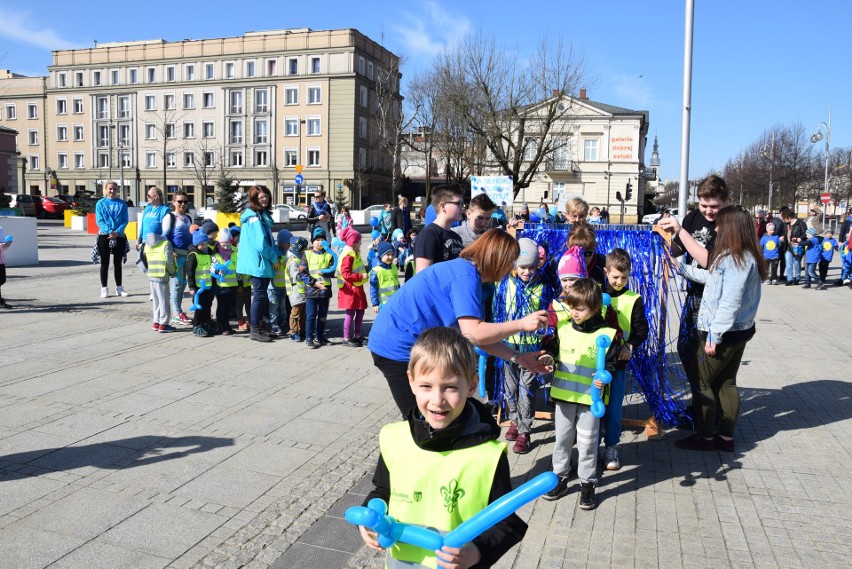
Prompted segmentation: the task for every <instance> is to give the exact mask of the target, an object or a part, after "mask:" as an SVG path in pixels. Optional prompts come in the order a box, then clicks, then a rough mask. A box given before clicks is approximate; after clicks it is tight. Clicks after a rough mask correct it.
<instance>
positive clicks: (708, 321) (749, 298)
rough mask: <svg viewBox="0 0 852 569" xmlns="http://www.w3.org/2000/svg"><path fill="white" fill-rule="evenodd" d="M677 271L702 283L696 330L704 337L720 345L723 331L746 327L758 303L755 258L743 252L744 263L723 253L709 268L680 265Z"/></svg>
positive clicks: (747, 327)
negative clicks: (738, 262)
mask: <svg viewBox="0 0 852 569" xmlns="http://www.w3.org/2000/svg"><path fill="white" fill-rule="evenodd" d="M680 272H681V274H682V275H684V276H685V277H687V278H688V279H690V280H693V281H695V282H699V283H703V284H704V296H703V297H702V298H701V306H700V307H699V309H698V329H699V330H701V331H703V332H707V339H708V340H709V341H710V342H711V343H713V344H720V343H722V341H723V338H724V335H725V333H726V332H730V331H737V330H748V329H750V328H751V327H752V326H754V317H755V315H756V314H757V307H758V305H759V304H760V273H759V272H758V270H757V261H756V260H755V259H754V257H752V256H751V255H749V254H748V253H746V262H745V264H744V266H738V265H737V264H736V263H735V262H734V259H733V257H731V256H729V255H726V256H724V257H722V258H720V259H719V260H718V261H716V262H715V263H714V264H713V266H711V267H710V270H709V271H708V270H705V269H700V268H698V267H692V266H689V265H681V267H680Z"/></svg>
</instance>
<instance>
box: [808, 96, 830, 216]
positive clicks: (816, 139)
mask: <svg viewBox="0 0 852 569" xmlns="http://www.w3.org/2000/svg"><path fill="white" fill-rule="evenodd" d="M820 127H822V128H824V129H825V185H824V186H823V192H828V151H829V143H830V142H831V109H828V123H824V122H821V123H818V124H817V125H816V129H815V130H814V133H813V134H812V135H811V142H813V143H814V144H816V143H817V142H819V141H820V140H822V139H823V135H822V130H820ZM822 224H823V225H825V209H823V212H822Z"/></svg>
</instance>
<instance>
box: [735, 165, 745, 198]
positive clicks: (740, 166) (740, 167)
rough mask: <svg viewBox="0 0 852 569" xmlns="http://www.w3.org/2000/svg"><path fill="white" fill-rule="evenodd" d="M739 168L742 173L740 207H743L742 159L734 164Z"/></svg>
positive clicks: (741, 173) (741, 179) (741, 175)
mask: <svg viewBox="0 0 852 569" xmlns="http://www.w3.org/2000/svg"><path fill="white" fill-rule="evenodd" d="M734 164H735V165H736V166H737V169H738V170H739V171H740V205H743V160H742V158H737V160H736V161H735V162H734Z"/></svg>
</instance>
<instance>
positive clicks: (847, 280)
mask: <svg viewBox="0 0 852 569" xmlns="http://www.w3.org/2000/svg"><path fill="white" fill-rule="evenodd" d="M849 283H852V281H850V280H849V279H845V280H844V281H843V284H845V285H848V284H849Z"/></svg>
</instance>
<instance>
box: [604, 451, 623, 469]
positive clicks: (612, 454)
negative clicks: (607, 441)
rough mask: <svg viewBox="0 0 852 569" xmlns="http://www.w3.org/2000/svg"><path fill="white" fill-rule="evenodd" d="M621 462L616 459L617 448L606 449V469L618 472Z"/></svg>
mask: <svg viewBox="0 0 852 569" xmlns="http://www.w3.org/2000/svg"><path fill="white" fill-rule="evenodd" d="M620 468H621V461H620V460H619V459H618V447H607V449H606V469H607V470H619V469H620Z"/></svg>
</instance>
